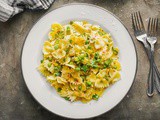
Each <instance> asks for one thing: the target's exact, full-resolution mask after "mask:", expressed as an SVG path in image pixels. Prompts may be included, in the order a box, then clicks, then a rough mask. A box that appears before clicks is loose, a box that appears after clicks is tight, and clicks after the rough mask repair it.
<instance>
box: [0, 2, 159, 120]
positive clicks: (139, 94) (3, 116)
mask: <svg viewBox="0 0 160 120" xmlns="http://www.w3.org/2000/svg"><path fill="white" fill-rule="evenodd" d="M120 1H121V0H56V1H55V2H54V4H53V5H52V6H51V8H50V9H49V10H48V11H51V10H52V9H54V8H55V7H58V6H61V5H63V4H67V3H73V2H74V3H75V2H85V3H91V4H95V5H99V6H101V7H104V8H105V9H107V10H109V11H111V12H113V13H114V14H115V15H117V16H118V17H119V18H120V19H121V20H122V22H123V23H124V24H125V26H126V27H127V28H128V30H129V32H130V33H131V35H132V37H133V39H134V42H135V45H136V49H137V53H138V71H137V75H136V78H135V82H134V84H133V86H132V88H131V90H130V92H129V93H128V95H127V96H126V97H125V98H124V99H123V101H122V102H121V103H120V104H119V105H118V106H116V107H115V108H114V109H112V110H111V111H110V112H108V113H106V114H103V115H101V116H99V117H96V118H93V119H94V120H109V119H111V120H149V119H150V120H158V119H160V94H157V93H156V92H155V95H154V96H153V97H152V98H148V97H147V95H146V89H147V87H146V83H147V76H148V75H147V74H148V71H149V62H148V59H147V56H146V54H145V51H144V49H143V46H142V44H140V43H139V42H138V41H137V40H136V39H135V37H134V35H133V30H132V28H131V19H130V18H131V16H130V14H131V13H132V12H135V11H140V12H141V14H142V16H143V20H144V22H145V24H146V23H147V20H148V17H158V18H159V19H160V0H123V3H122V2H120ZM45 12H46V11H39V12H30V11H27V12H23V13H21V14H19V15H16V16H14V17H13V18H12V19H11V20H9V21H8V22H6V23H1V22H0V120H54V119H55V120H64V119H66V118H62V117H59V116H57V115H55V114H52V113H50V112H48V111H47V110H45V109H44V108H43V107H42V106H41V105H39V104H38V103H37V102H36V101H35V100H34V99H33V97H32V95H31V94H30V93H29V91H28V89H27V87H26V85H25V83H24V80H23V77H22V73H21V68H20V54H21V49H22V45H23V42H24V41H25V37H26V35H27V33H28V31H29V30H30V28H31V27H32V26H33V24H34V23H35V22H36V21H37V20H38V18H40V17H41V16H42V15H44V14H45ZM159 25H160V24H159ZM155 62H156V64H157V66H158V68H159V70H160V34H159V36H158V42H157V44H156V46H155Z"/></svg>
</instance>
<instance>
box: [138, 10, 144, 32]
mask: <svg viewBox="0 0 160 120" xmlns="http://www.w3.org/2000/svg"><path fill="white" fill-rule="evenodd" d="M138 14H139V18H140V23H141V30H145V28H144V24H143V21H142V17H141V14H140V11H138Z"/></svg>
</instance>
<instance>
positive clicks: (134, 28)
mask: <svg viewBox="0 0 160 120" xmlns="http://www.w3.org/2000/svg"><path fill="white" fill-rule="evenodd" d="M131 16H132V27H133V30H134V32H135V31H136V26H135V22H134V16H133V14H131Z"/></svg>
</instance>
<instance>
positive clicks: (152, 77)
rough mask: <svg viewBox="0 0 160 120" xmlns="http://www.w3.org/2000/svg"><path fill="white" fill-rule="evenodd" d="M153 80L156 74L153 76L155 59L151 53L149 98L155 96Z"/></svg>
mask: <svg viewBox="0 0 160 120" xmlns="http://www.w3.org/2000/svg"><path fill="white" fill-rule="evenodd" d="M153 80H154V74H153V57H152V52H151V59H150V70H149V75H148V89H147V95H148V96H149V97H152V96H153V91H154V85H153Z"/></svg>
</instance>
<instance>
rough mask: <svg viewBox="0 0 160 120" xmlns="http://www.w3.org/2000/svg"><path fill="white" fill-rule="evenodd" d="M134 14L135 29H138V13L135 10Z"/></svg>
mask: <svg viewBox="0 0 160 120" xmlns="http://www.w3.org/2000/svg"><path fill="white" fill-rule="evenodd" d="M134 15H135V22H136V26H137V30H140V27H139V19H138V14H137V12H135V13H134Z"/></svg>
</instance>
